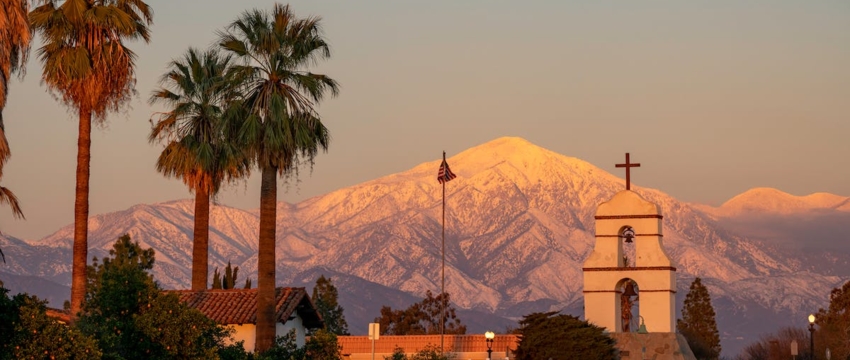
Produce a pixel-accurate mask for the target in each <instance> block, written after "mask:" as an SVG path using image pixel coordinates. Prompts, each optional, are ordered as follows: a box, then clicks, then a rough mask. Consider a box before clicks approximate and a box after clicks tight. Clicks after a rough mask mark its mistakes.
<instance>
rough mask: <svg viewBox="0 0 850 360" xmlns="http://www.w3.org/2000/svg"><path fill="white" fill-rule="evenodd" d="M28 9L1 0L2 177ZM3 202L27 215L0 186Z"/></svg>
mask: <svg viewBox="0 0 850 360" xmlns="http://www.w3.org/2000/svg"><path fill="white" fill-rule="evenodd" d="M28 11H29V1H28V0H0V178H2V177H3V166H5V165H6V161H7V160H9V157H10V156H11V155H12V153H11V151H10V150H9V143H8V142H7V141H6V127H5V126H4V123H3V109H4V108H6V97H7V95H8V94H9V80H10V79H11V77H12V74H14V73H18V74H20V75H23V73H24V66H25V64H26V62H27V55H28V54H29V47H30V39H31V38H32V36H31V35H32V34H31V33H30V26H29V21H28V20H27V12H28ZM0 204H9V207H11V208H12V214H14V216H15V217H17V218H23V217H24V213H23V211H21V206H20V204H19V203H18V198H17V197H16V196H15V194H14V193H12V191H11V190H9V189H7V188H5V187H2V186H0ZM0 258H2V259H3V262H4V263H5V262H6V255H4V254H3V251H2V250H0Z"/></svg>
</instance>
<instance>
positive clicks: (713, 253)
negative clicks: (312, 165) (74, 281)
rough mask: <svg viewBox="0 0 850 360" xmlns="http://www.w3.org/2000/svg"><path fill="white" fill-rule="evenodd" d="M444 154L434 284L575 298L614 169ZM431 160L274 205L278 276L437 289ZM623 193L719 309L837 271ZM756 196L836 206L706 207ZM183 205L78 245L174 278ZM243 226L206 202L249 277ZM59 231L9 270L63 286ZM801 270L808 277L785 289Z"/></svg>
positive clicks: (795, 306) (570, 304)
mask: <svg viewBox="0 0 850 360" xmlns="http://www.w3.org/2000/svg"><path fill="white" fill-rule="evenodd" d="M448 162H449V164H450V165H451V168H452V170H453V171H454V172H455V173H456V174H458V178H457V179H455V180H453V181H451V182H449V183H447V184H446V196H447V199H446V202H447V206H446V211H447V213H446V220H447V223H446V243H445V246H446V287H447V289H446V290H447V291H448V292H449V293H451V294H452V300H453V301H454V302H455V303H456V304H457V306H458V307H460V308H464V309H474V310H480V311H486V312H495V313H497V314H500V315H504V316H510V317H517V316H521V315H523V314H524V313H526V312H527V311H530V310H538V311H539V310H549V309H564V308H571V309H572V308H576V304H577V303H580V302H581V300H582V295H581V290H582V276H581V267H582V263H583V261H584V259H585V258H586V256H587V255H588V254H589V252H590V251H591V250H592V247H593V243H594V234H593V231H594V230H593V229H594V221H595V220H594V213H595V210H596V207H597V206H598V205H599V204H600V203H602V202H604V201H607V200H608V199H610V197H611V196H613V195H614V194H615V193H616V192H618V191H621V190H622V189H623V188H624V187H625V186H624V181H623V180H622V179H620V178H618V177H616V176H614V175H612V174H610V173H608V172H607V171H605V170H602V169H600V168H598V167H596V166H594V165H592V164H590V163H587V162H585V161H582V160H580V159H576V158H571V157H567V156H563V155H560V154H557V153H554V152H552V151H549V150H546V149H543V148H540V147H538V146H536V145H534V144H531V143H529V142H527V141H525V140H523V139H519V138H500V139H496V140H493V141H491V142H488V143H485V144H482V145H479V146H476V147H473V148H470V149H468V150H466V151H463V152H461V153H460V154H457V155H456V156H453V157H451V158H449V159H448ZM439 163H440V162H439V161H433V162H428V163H424V164H420V165H418V166H416V167H414V168H412V169H410V170H408V171H404V172H401V173H398V174H393V175H389V176H385V177H382V178H378V179H375V180H372V181H368V182H365V183H362V184H358V185H354V186H351V187H348V188H344V189H340V190H337V191H334V192H331V193H328V194H325V195H322V196H317V197H314V198H311V199H307V200H305V201H302V202H300V203H298V204H287V203H279V204H278V219H277V220H278V228H277V239H278V240H277V259H276V261H277V269H278V278H277V279H278V282H279V283H280V284H290V283H295V282H300V281H303V278H302V277H303V276H304V274H312V273H315V272H316V271H317V269H333V271H334V272H337V273H340V274H346V276H348V277H351V278H357V279H362V280H363V281H366V282H368V283H369V284H374V285H372V286H375V287H383V288H384V289H395V290H400V291H403V292H405V293H407V294H410V295H411V296H413V297H415V298H421V297H422V296H423V294H424V293H425V291H426V290H431V291H439V288H440V264H441V241H440V233H441V227H440V219H441V208H442V207H441V188H440V184H439V183H438V182H437V181H436V174H437V169H438V168H439ZM613 168H614V167H613V165H611V166H610V169H611V170H613ZM634 191H636V192H638V193H639V194H640V195H641V196H643V197H644V198H646V199H647V200H649V201H652V202H654V203H657V204H659V205H660V206H661V208H662V212H663V214H664V228H663V231H664V246H665V247H666V249H667V251H668V253H669V254H670V255H671V257H672V258H673V261H674V263H675V264H676V266H677V268H678V271H679V272H678V274H679V277H680V279H690V278H693V277H695V276H700V277H702V278H704V279H706V281H707V282H710V283H711V284H714V285H713V286H715V289H716V293H715V294H716V295H717V296H718V297H720V299H718V301H719V303H720V304H724V305H723V306H725V307H724V308H723V310H724V311H726V310H728V311H744V310H742V309H752V308H753V306H756V305H757V306H763V307H764V309H766V310H764V311H768V312H771V313H774V314H777V313H791V314H794V313H796V312H800V311H803V312H805V311H809V310H805V309H814V308H816V307H818V306H823V303H824V301H825V297H826V294H827V293H828V291H827V290H828V288H829V287H830V286H832V285H830V284H836V283H839V282H840V278H837V277H835V276H832V275H828V274H821V273H817V272H813V270H812V269H813V268H812V267H811V266H810V264H807V263H805V262H804V261H802V260H800V258H798V257H797V256H796V254H795V253H792V252H783V251H780V250H779V249H778V248H777V247H775V246H774V245H771V244H766V243H764V242H763V241H761V240H760V239H755V240H754V239H750V238H747V237H746V236H742V235H740V234H739V233H736V232H734V231H731V230H730V229H728V228H726V227H724V226H722V225H721V224H720V223H718V221H717V220H716V217H715V216H714V215H712V214H710V213H709V212H708V211H706V207H695V206H692V205H689V204H686V203H682V202H680V201H678V200H676V199H674V198H673V197H671V196H669V195H667V194H665V193H663V192H661V191H658V190H654V189H648V188H641V187H635V188H634ZM845 200H846V199H845ZM764 204H767V205H764ZM757 206H762V207H761V208H766V209H774V208H778V209H783V210H782V211H802V210H800V209H809V208H812V207H816V206H825V207H830V206H831V207H832V208H833V209H835V208H840V207H841V206H850V205H847V204H846V201H844V200H842V199H841V197H837V196H834V195H829V194H814V195H811V196H808V197H793V196H791V195H788V194H784V193H781V192H778V191H775V190H771V189H761V190H754V191H751V192H748V193H745V194H742V195H741V196H739V197H736V198H735V199H732V200H730V201H729V202H727V204H724V206H722V207H721V208H720V209H727V210H728V209H744V210H746V211H751V209H760V208H758V207H757ZM192 209H193V207H192V202H191V201H189V200H181V201H173V202H168V203H163V204H153V205H138V206H134V207H132V208H130V209H127V210H125V211H121V212H116V213H111V214H103V215H98V216H94V217H92V219H91V220H90V231H91V235H90V238H89V242H90V246H91V247H92V248H93V249H95V250H96V251H92V252H93V253H98V252H101V253H103V252H104V251H106V250H108V249H109V247H110V246H111V244H112V243H113V242H114V240H115V238H117V237H118V236H120V235H121V234H124V233H130V234H131V236H132V237H133V238H134V239H135V240H137V241H139V242H141V243H142V244H143V246H150V247H153V248H154V249H156V251H157V265H156V268H155V269H154V274H155V276H156V278H157V280H158V281H160V282H161V283H163V284H164V285H165V286H166V287H171V288H183V287H187V286H188V285H189V269H190V267H191V257H190V256H191V240H190V239H191V236H192V235H191V234H192ZM724 211H725V210H724ZM741 211H743V210H741ZM257 229H258V218H257V211H256V210H250V211H246V210H239V209H233V208H229V207H226V206H217V207H215V208H214V209H213V211H212V213H211V234H210V235H211V236H210V241H211V250H210V263H211V267H210V270H212V269H213V268H214V267H216V266H218V267H219V268H221V267H222V266H223V265H224V264H226V262H227V261H228V260H230V261H232V262H233V264H234V265H237V266H239V267H240V275H241V277H243V278H244V276H248V277H251V278H253V279H256V261H257V259H256V251H257V247H256V237H257ZM72 231H73V228H72V227H71V226H68V227H65V228H63V229H60V230H59V231H58V232H56V233H55V234H53V235H50V236H48V237H46V238H45V239H42V240H40V241H34V242H31V245H33V246H34V247H38V248H53V249H55V250H62V251H65V252H64V253H63V254H62V256H65V258H66V259H67V260H62V261H55V262H57V263H60V264H67V266H64V267H62V266H58V267H57V268H55V269H54V270H55V271H54V273H50V272H49V271H47V270H46V269H48V270H49V269H51V268H50V267H45V266H42V265H38V266H35V265H33V266H35V267H34V268H33V269H32V270H29V269H24V268H23V267H22V268H21V269H19V270H20V272H21V274H22V275H29V273H28V272H27V271H32V272H38V273H40V274H43V275H39V276H53V277H54V278H56V277H59V278H66V279H67V280H66V281H65V282H60V283H63V284H67V283H68V282H69V280H70V277H69V273H68V271H69V267H70V254H69V251H70V250H69V249H70V242H71V239H72ZM3 249H4V252H5V251H6V248H5V247H4V248H3ZM801 271H809V272H801ZM801 281H808V282H811V283H813V284H816V285H817V286H810V287H797V288H794V287H796V286H799V284H800V282H801ZM352 283H353V282H352ZM766 284H769V285H766ZM679 285H680V290H681V291H680V294H679V295H680V296H684V294H685V293H686V292H687V291H686V289H687V285H688V284H686V283H684V280H680V284H679ZM352 286H354V285H352ZM772 287H776V288H772ZM777 289H778V290H777ZM744 290H747V291H744ZM345 291H347V292H351V293H353V294H363V292H364V291H366V290H364V289H358V288H352V289H345ZM384 293H386V291H385V292H384ZM363 296H364V298H366V295H365V294H363ZM355 301H358V300H355ZM370 301H378V300H370ZM754 304H756V305H754ZM577 308H578V309H580V308H581V307H580V306H578V307H577ZM760 311H761V310H760ZM759 313H760V312H759ZM375 316H377V314H375ZM732 320H734V319H732ZM730 321H731V320H730ZM733 325H734V324H733ZM733 325H730V326H733ZM732 332H733V333H734V331H732ZM730 336H731V335H730Z"/></svg>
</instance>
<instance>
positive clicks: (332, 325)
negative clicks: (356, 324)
mask: <svg viewBox="0 0 850 360" xmlns="http://www.w3.org/2000/svg"><path fill="white" fill-rule="evenodd" d="M338 297H339V292H338V291H337V289H336V286H334V284H333V282H332V281H331V279H329V278H326V277H325V276H324V275H321V276H319V278H318V279H316V287H314V288H313V297H312V298H313V303H315V304H316V309H318V311H319V314H321V315H322V319H323V320H325V329H326V330H327V331H328V332H330V333H332V334H336V335H348V322H346V321H345V315H344V314H343V308H342V306H340V305H339V303H338Z"/></svg>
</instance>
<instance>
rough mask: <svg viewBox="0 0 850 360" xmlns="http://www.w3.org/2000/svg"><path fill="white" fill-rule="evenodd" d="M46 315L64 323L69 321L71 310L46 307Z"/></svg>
mask: <svg viewBox="0 0 850 360" xmlns="http://www.w3.org/2000/svg"><path fill="white" fill-rule="evenodd" d="M47 317H49V318H51V319H53V320H56V321H59V322H62V323H65V324H70V323H71V312H69V311H68V310H59V309H54V308H47Z"/></svg>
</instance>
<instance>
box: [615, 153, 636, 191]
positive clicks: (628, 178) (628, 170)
mask: <svg viewBox="0 0 850 360" xmlns="http://www.w3.org/2000/svg"><path fill="white" fill-rule="evenodd" d="M617 167H618V168H622V167H624V168H626V190H631V189H632V176H631V173H632V172H631V168H633V167H640V163H630V162H629V153H626V163H625V164H617Z"/></svg>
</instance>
